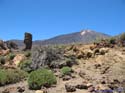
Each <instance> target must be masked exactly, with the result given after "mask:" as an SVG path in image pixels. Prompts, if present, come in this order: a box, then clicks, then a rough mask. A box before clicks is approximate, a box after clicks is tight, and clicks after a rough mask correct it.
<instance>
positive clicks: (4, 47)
mask: <svg viewBox="0 0 125 93" xmlns="http://www.w3.org/2000/svg"><path fill="white" fill-rule="evenodd" d="M0 48H1V49H4V50H6V49H7V48H6V46H5V44H4V41H3V40H0Z"/></svg>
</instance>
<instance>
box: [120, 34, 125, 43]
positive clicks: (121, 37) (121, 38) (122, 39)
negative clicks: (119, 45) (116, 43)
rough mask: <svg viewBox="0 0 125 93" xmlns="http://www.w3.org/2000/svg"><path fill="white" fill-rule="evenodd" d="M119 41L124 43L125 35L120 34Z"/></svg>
mask: <svg viewBox="0 0 125 93" xmlns="http://www.w3.org/2000/svg"><path fill="white" fill-rule="evenodd" d="M120 40H121V41H125V33H122V34H121V36H120Z"/></svg>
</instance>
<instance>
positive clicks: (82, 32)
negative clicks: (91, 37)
mask: <svg viewBox="0 0 125 93" xmlns="http://www.w3.org/2000/svg"><path fill="white" fill-rule="evenodd" d="M92 32H93V31H92V30H89V29H87V30H82V31H81V35H82V36H83V35H85V34H87V33H92Z"/></svg>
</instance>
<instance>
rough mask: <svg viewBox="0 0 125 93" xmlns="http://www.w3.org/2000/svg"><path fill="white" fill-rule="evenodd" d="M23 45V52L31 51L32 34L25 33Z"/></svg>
mask: <svg viewBox="0 0 125 93" xmlns="http://www.w3.org/2000/svg"><path fill="white" fill-rule="evenodd" d="M24 44H25V49H24V50H31V48H32V34H30V33H27V32H26V33H25V37H24Z"/></svg>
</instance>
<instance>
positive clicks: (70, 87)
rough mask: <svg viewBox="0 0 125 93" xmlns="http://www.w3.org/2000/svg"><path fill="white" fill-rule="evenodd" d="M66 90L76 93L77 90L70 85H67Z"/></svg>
mask: <svg viewBox="0 0 125 93" xmlns="http://www.w3.org/2000/svg"><path fill="white" fill-rule="evenodd" d="M65 89H66V91H67V92H75V91H76V88H75V86H72V85H69V84H65Z"/></svg>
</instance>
